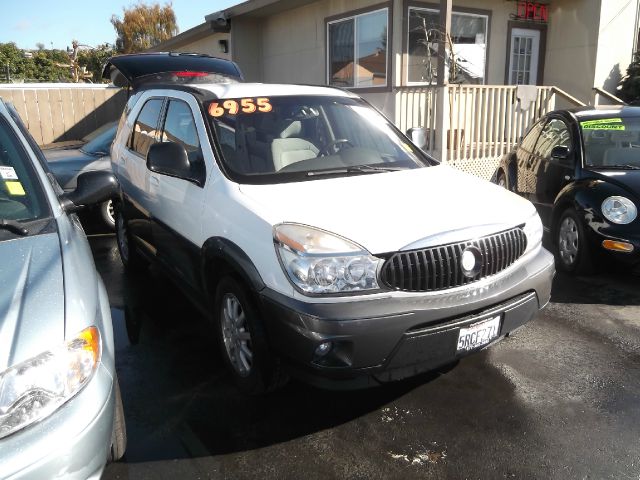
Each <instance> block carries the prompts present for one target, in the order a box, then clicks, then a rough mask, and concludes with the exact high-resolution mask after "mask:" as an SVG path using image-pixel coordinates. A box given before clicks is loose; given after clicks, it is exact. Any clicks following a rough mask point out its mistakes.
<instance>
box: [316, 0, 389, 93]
mask: <svg viewBox="0 0 640 480" xmlns="http://www.w3.org/2000/svg"><path fill="white" fill-rule="evenodd" d="M383 10H386V13H387V48H386V52H385V55H386V72H385V73H386V75H385V84H384V85H378V86H367V87H358V86H355V85H354V86H352V87H337V86H335V85H331V58H330V55H331V48H330V45H329V27H330V26H331V25H332V24H336V23H340V22H344V21H347V20H353V22H354V26H353V37H354V46H353V54H354V62H357V60H358V59H357V58H356V45H357V28H356V19H357V18H358V17H361V16H364V15H368V14H372V13H376V12H379V11H383ZM324 33H325V39H324V46H325V84H326V85H327V86H329V87H333V88H345V89H346V90H349V91H354V92H357V93H374V92H390V91H391V90H392V86H393V85H392V84H393V55H392V52H393V45H392V43H393V2H392V1H391V2H384V3H378V4H376V5H372V6H370V7H366V8H360V9H357V10H351V11H348V12H345V13H341V14H339V15H333V16H330V17H326V18H325V19H324Z"/></svg>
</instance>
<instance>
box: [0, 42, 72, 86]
mask: <svg viewBox="0 0 640 480" xmlns="http://www.w3.org/2000/svg"><path fill="white" fill-rule="evenodd" d="M68 63H69V57H68V55H67V53H66V52H64V51H62V50H47V49H44V48H43V49H39V50H38V51H36V52H29V51H25V50H21V49H19V48H18V47H17V46H16V44H15V43H0V81H4V82H16V81H20V82H22V81H26V82H28V81H39V82H68V81H69V80H70V77H71V76H70V72H69V67H68V66H67V65H68Z"/></svg>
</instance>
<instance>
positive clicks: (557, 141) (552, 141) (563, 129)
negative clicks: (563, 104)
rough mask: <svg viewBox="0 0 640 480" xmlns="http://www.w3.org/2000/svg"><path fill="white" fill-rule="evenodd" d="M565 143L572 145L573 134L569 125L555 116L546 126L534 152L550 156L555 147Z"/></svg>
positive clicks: (546, 156)
mask: <svg viewBox="0 0 640 480" xmlns="http://www.w3.org/2000/svg"><path fill="white" fill-rule="evenodd" d="M558 145H563V146H565V147H570V146H571V134H570V133H569V127H567V124H566V123H564V122H563V121H562V120H558V119H557V118H553V119H551V120H549V123H547V124H546V125H545V126H544V129H543V130H542V133H541V134H540V138H539V139H538V143H536V148H535V149H534V152H533V153H535V154H536V155H539V156H540V157H542V158H550V157H551V150H553V147H556V146H558Z"/></svg>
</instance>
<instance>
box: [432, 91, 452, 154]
mask: <svg viewBox="0 0 640 480" xmlns="http://www.w3.org/2000/svg"><path fill="white" fill-rule="evenodd" d="M435 120H436V121H435V130H436V148H435V154H436V157H437V158H438V159H439V160H440V161H441V162H443V163H446V162H448V161H449V157H448V155H447V128H448V127H449V122H448V120H449V87H448V86H446V85H445V86H442V87H437V90H436V119H435Z"/></svg>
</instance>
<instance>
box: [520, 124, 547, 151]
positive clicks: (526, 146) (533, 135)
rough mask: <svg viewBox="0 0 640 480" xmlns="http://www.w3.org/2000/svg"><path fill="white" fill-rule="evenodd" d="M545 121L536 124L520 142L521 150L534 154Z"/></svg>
mask: <svg viewBox="0 0 640 480" xmlns="http://www.w3.org/2000/svg"><path fill="white" fill-rule="evenodd" d="M542 125H543V121H540V122H538V123H536V124H535V125H534V126H533V127H531V129H530V130H529V132H528V133H527V134H526V135H525V136H524V138H523V139H522V142H520V148H522V149H523V150H526V151H527V152H529V153H531V152H533V147H534V146H535V144H536V140H537V139H538V135H540V131H541V130H542Z"/></svg>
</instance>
